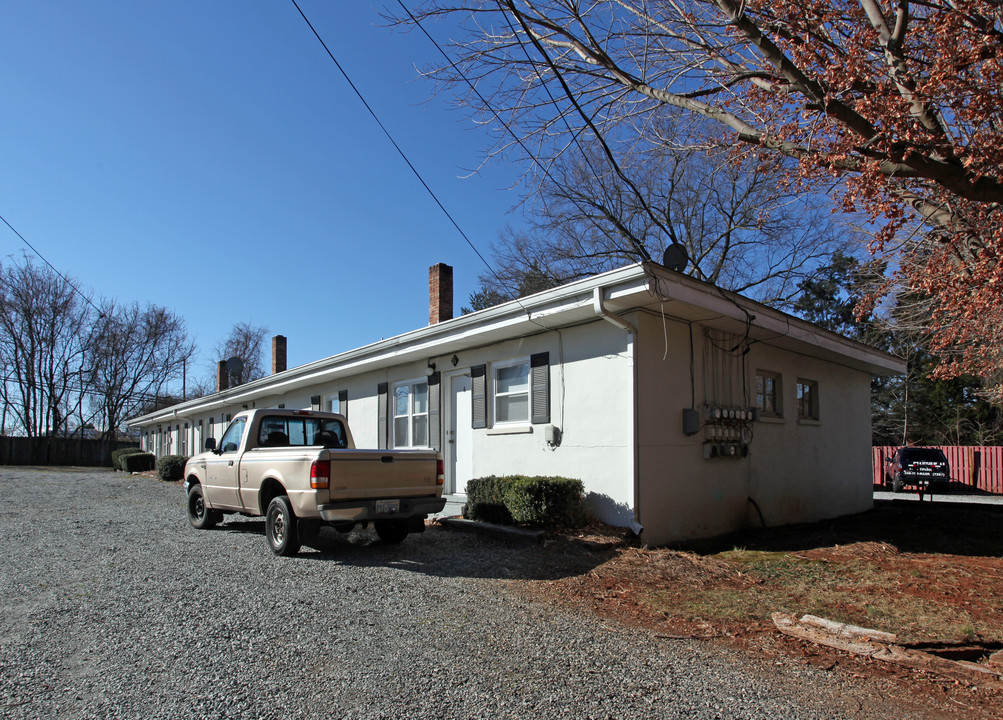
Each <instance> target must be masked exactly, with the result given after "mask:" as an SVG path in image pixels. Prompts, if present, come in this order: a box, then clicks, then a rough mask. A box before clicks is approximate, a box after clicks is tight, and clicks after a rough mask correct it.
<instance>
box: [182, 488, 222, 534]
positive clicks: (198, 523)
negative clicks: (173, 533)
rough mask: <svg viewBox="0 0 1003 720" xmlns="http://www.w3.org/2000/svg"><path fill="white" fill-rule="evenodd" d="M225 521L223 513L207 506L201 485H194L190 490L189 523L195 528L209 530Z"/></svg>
mask: <svg viewBox="0 0 1003 720" xmlns="http://www.w3.org/2000/svg"><path fill="white" fill-rule="evenodd" d="M222 519H223V513H221V512H220V511H219V510H213V509H211V508H207V507H206V506H205V497H204V496H203V494H202V486H201V485H198V484H196V485H192V486H191V489H189V490H188V522H190V523H191V524H192V527H193V528H198V529H199V530H208V529H209V528H211V527H213V526H215V525H216V523H218V522H219V521H220V520H222Z"/></svg>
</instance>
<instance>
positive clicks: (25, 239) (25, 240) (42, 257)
mask: <svg viewBox="0 0 1003 720" xmlns="http://www.w3.org/2000/svg"><path fill="white" fill-rule="evenodd" d="M0 220H3V224H4V225H6V226H7V227H9V228H10V231H11V232H12V233H14V234H15V235H17V236H18V237H19V238H21V242H23V243H24V244H25V245H27V246H28V247H29V248H31V251H32V252H33V253H35V254H36V255H38V257H39V258H40V259H41V260H42V262H44V263H45V264H46V265H48V266H49V267H50V268H52V272H54V273H56V275H58V276H59V277H61V278H62V279H63V282H65V283H66V284H67V285H69V286H70V287H71V288H72V289H73V292H75V293H76V294H77V295H79V296H80V297H81V298H83V300H84V302H86V303H87V304H88V305H90V306H91V307H92V308H94V309H95V310H97V311H98V317H104V311H103V310H101V308H99V307H98V306H97V305H95V304H94V301H92V300H91V299H90V298H89V297H87V296H86V295H84V294H83V293H82V292H81V291H80V288H78V287H77V286H76V285H74V284H73V283H71V282H70V280H69V278H67V277H66V276H65V275H63V274H62V273H61V272H59V271H58V270H57V269H56V266H55V265H53V264H52V263H50V262H49V261H48V260H46V258H45V256H44V255H43V254H42V253H40V252H39V251H38V250H36V249H35V246H34V245H32V244H31V243H30V242H28V240H27V238H25V237H24V235H22V234H21V233H19V232H18V231H17V230H15V229H14V226H13V225H11V224H10V223H9V222H7V219H6V218H5V217H4V216H3V215H0Z"/></svg>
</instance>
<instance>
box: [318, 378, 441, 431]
mask: <svg viewBox="0 0 1003 720" xmlns="http://www.w3.org/2000/svg"><path fill="white" fill-rule="evenodd" d="M418 385H424V386H425V411H424V412H415V410H414V389H415V387H416V386H418ZM401 388H407V389H408V393H407V414H406V415H398V414H397V391H398V390H400V389H401ZM428 393H429V390H428V378H427V377H422V378H412V379H410V380H402V381H400V382H396V383H394V384H393V385H391V387H390V397H389V398H388V399H389V401H390V412H389V415H390V447H392V448H427V447H430V446H429V444H428V439H429V431H430V429H429V415H428ZM335 397H337V396H335ZM404 417H406V418H407V438H406V443H401V442H398V440H399V438H398V437H397V420H398V419H399V418H404ZM420 417H424V418H425V443H424V444H423V445H415V444H414V437H413V436H414V421H415V418H420Z"/></svg>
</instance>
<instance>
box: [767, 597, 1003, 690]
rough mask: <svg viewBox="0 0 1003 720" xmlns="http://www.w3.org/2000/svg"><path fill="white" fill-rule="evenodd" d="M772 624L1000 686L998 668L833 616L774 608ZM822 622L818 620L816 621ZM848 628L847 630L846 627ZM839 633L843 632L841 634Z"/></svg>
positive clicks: (884, 658)
mask: <svg viewBox="0 0 1003 720" xmlns="http://www.w3.org/2000/svg"><path fill="white" fill-rule="evenodd" d="M772 618H773V624H774V625H776V626H777V629H778V630H779V631H780V632H782V633H784V634H785V635H790V636H791V637H795V638H798V639H799V640H807V641H808V642H812V643H815V644H817V645H824V646H826V647H831V648H834V649H836V650H842V651H843V652H848V653H851V654H853V655H861V656H864V657H869V658H873V659H874V660H880V661H881V662H887V663H894V664H896V665H901V666H903V667H908V668H911V669H914V670H922V671H926V672H932V673H936V674H938V675H943V676H945V677H949V678H951V679H953V680H963V681H966V682H970V683H973V684H976V685H981V686H983V687H990V688H993V689H996V690H1003V676H1001V672H1003V671H1001V670H1000V669H999V668H996V669H994V668H992V667H986V666H983V665H979V664H978V663H973V662H968V661H966V660H948V659H947V658H942V657H938V656H937V655H932V654H931V653H928V652H923V651H922V650H913V649H910V648H904V647H902V646H901V645H896V644H894V643H891V642H882V641H881V640H876V639H874V638H875V637H881V636H885V637H887V636H891V637H894V636H893V635H891V634H890V633H884V632H882V631H880V630H869V629H868V628H859V627H857V626H855V625H849V626H847V625H846V624H845V623H838V622H835V621H833V620H825V619H824V618H817V617H814V616H812V615H806V616H804V617H802V618H801V619H800V620H798V618H797V616H795V615H789V614H787V613H780V612H775V613H773V615H772ZM820 620H821V621H822V622H819V621H820ZM847 628H851V630H847ZM840 634H842V635H843V636H842V637H841V636H840Z"/></svg>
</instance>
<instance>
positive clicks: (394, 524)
mask: <svg viewBox="0 0 1003 720" xmlns="http://www.w3.org/2000/svg"><path fill="white" fill-rule="evenodd" d="M373 526H374V527H375V528H376V534H377V535H378V536H379V538H380V540H382V541H383V542H385V543H391V544H393V545H396V544H397V543H400V542H404V538H406V537H407V520H376V521H375V522H374V523H373Z"/></svg>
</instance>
